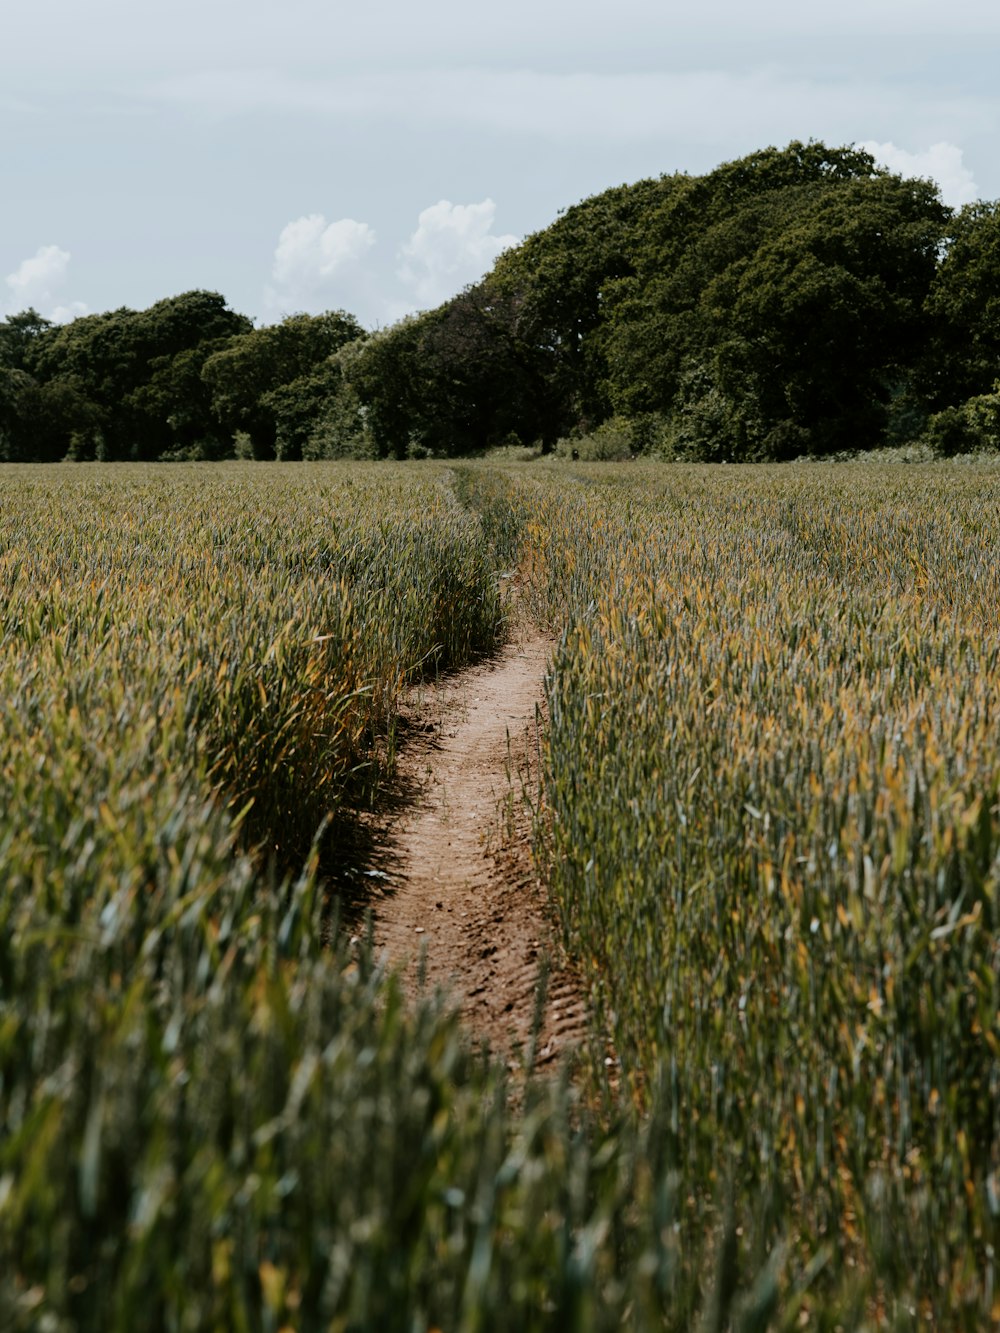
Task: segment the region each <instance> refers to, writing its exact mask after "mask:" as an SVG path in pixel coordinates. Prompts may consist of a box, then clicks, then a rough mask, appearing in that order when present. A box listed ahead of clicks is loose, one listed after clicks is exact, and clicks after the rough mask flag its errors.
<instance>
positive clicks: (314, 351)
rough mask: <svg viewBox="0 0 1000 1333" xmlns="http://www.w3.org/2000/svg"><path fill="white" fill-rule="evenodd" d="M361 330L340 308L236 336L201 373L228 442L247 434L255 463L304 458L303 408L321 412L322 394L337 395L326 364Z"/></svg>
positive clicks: (333, 377)
mask: <svg viewBox="0 0 1000 1333" xmlns="http://www.w3.org/2000/svg"><path fill="white" fill-rule="evenodd" d="M363 332H364V331H363V329H362V328H361V325H360V324H359V323H358V322H357V320H356V319H354V317H353V316H352V315H348V314H346V313H345V312H344V311H342V310H336V311H331V312H329V313H327V314H325V315H290V316H289V317H288V318H287V319H284V320H282V322H281V323H280V324H272V325H267V326H265V327H264V328H260V329H250V330H247V331H246V332H244V333H243V334H242V335H241V336H240V337H237V338H233V339H231V340H230V341H229V343H228V344H227V345H226V346H225V347H224V348H222V349H221V350H219V351H217V352H216V353H215V354H214V355H213V356H211V357H209V358H208V360H207V361H206V362H205V364H204V367H203V369H202V372H201V373H202V379H203V380H204V383H205V385H206V386H207V388H208V390H209V393H210V395H211V403H212V410H213V412H214V414H215V417H216V420H217V421H218V422H220V424H221V425H222V427H223V428H224V430H225V431H226V432H227V434H228V435H229V436H230V437H231V436H232V434H233V432H234V431H243V432H245V433H246V434H247V435H248V436H249V438H250V441H251V445H252V448H253V453H254V456H255V457H257V458H274V457H276V456H277V457H282V458H301V457H302V443H303V431H304V428H305V427H304V422H303V419H302V408H301V407H300V406H297V405H299V404H302V403H303V402H304V401H305V402H308V403H309V404H312V405H313V408H314V409H315V410H316V411H318V410H319V406H320V404H319V402H317V396H318V397H319V398H320V399H322V398H324V397H325V396H326V395H327V394H329V393H332V392H334V391H335V390H336V387H337V383H338V380H339V373H337V372H335V371H334V370H333V368H331V367H330V366H328V365H326V363H327V362H329V360H330V358H331V357H332V356H334V354H335V353H336V352H338V351H339V350H340V348H342V347H343V346H345V344H347V343H349V342H351V341H353V340H354V339H356V338H360V337H362V336H363ZM317 376H318V379H317ZM280 390H286V391H287V392H284V393H283V394H279V391H280ZM317 391H318V392H317ZM276 394H277V395H278V396H277V397H276V396H275V395H276ZM307 410H311V409H307Z"/></svg>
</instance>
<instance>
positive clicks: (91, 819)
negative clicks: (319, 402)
mask: <svg viewBox="0 0 1000 1333" xmlns="http://www.w3.org/2000/svg"><path fill="white" fill-rule="evenodd" d="M515 571H516V572H517V573H518V574H519V576H520V577H519V579H517V580H514V579H511V578H510V577H509V576H510V575H511V574H512V573H514V572H515ZM514 582H518V583H520V585H521V586H522V588H523V602H524V604H525V605H526V606H527V607H528V608H529V609H530V611H531V613H532V614H534V615H535V616H536V617H537V618H539V619H540V620H542V621H543V622H545V623H547V624H549V625H550V626H552V628H553V629H554V630H555V632H556V633H557V635H558V647H557V649H556V652H555V657H554V660H553V664H552V669H551V674H550V677H549V680H548V685H547V690H548V705H549V727H548V731H547V735H546V738H545V754H544V773H543V781H542V791H541V796H540V798H539V799H538V800H537V809H536V857H537V860H538V863H539V865H540V866H541V868H542V870H543V872H544V874H545V877H546V879H547V881H548V883H549V885H550V888H551V892H552V896H553V901H554V903H555V904H556V907H557V910H558V913H559V916H560V919H561V922H562V927H563V932H564V937H565V940H566V944H567V947H568V949H569V950H570V952H571V953H572V955H573V956H574V957H575V958H576V959H577V961H578V963H579V966H580V968H581V970H582V972H583V974H584V976H585V978H586V982H587V985H588V987H589V991H590V995H591V999H592V1004H593V1014H594V1025H595V1031H596V1032H597V1033H598V1034H599V1035H601V1036H602V1037H607V1038H608V1039H610V1040H611V1041H612V1042H613V1045H614V1049H615V1052H616V1054H617V1057H618V1059H619V1060H620V1063H621V1068H622V1071H623V1079H622V1086H621V1088H620V1089H619V1090H618V1091H617V1092H615V1093H614V1094H613V1093H612V1092H611V1091H610V1090H609V1089H608V1088H604V1089H603V1090H602V1088H601V1081H600V1079H601V1073H600V1067H598V1068H596V1069H595V1070H594V1075H593V1078H592V1079H591V1081H590V1083H588V1084H587V1085H586V1088H585V1090H584V1091H581V1090H580V1089H579V1088H568V1087H566V1086H564V1085H556V1086H550V1085H538V1086H534V1087H530V1088H529V1089H528V1092H527V1094H526V1095H525V1097H524V1099H523V1104H522V1105H521V1107H520V1109H519V1110H517V1111H516V1112H514V1111H512V1110H511V1109H510V1107H509V1106H508V1104H507V1099H506V1096H505V1091H504V1085H503V1077H502V1074H501V1073H500V1071H498V1070H497V1069H495V1068H492V1067H490V1066H489V1065H488V1063H487V1062H486V1061H485V1060H484V1059H482V1058H479V1057H474V1056H472V1055H471V1054H470V1053H469V1050H468V1046H467V1043H466V1041H465V1039H464V1037H463V1034H462V1033H461V1032H460V1031H459V1029H458V1027H457V1024H456V1022H455V1020H454V1019H453V1017H451V1016H450V1015H448V1014H447V1013H445V1012H444V1011H442V1009H441V1008H440V1006H438V1005H437V1004H436V1003H435V1002H433V1001H431V1000H428V1001H427V1002H426V1003H423V1004H419V1005H412V1004H411V1005H404V1004H403V1003H402V999H401V995H400V992H399V988H398V985H397V983H396V982H395V981H394V979H393V978H391V977H385V976H383V975H381V973H380V971H379V969H378V968H377V966H375V964H374V962H373V960H372V959H371V957H370V955H369V954H368V953H367V951H366V950H365V949H364V947H357V946H355V947H354V948H353V949H352V948H351V947H350V946H349V945H348V944H347V942H346V941H345V940H344V939H343V938H342V937H341V934H340V933H339V932H338V930H337V927H336V922H335V909H334V907H333V906H332V905H331V902H330V895H329V894H328V893H327V892H326V891H325V889H324V883H325V877H326V868H327V867H331V866H335V865H336V863H337V858H338V848H340V847H341V846H342V845H343V838H342V833H343V830H345V829H347V828H349V827H350V824H351V820H352V814H353V812H354V811H355V810H356V809H358V808H359V807H364V806H366V805H367V804H369V803H370V802H371V801H372V800H373V799H375V798H376V796H377V793H378V791H379V789H380V785H382V784H384V783H385V782H386V781H387V780H389V779H390V778H391V769H392V762H393V754H394V747H395V733H394V716H395V708H396V704H397V701H398V698H399V694H400V691H401V690H402V688H403V687H404V686H405V684H406V683H407V682H409V681H412V680H414V679H416V678H418V677H419V675H420V674H421V673H426V672H430V671H434V670H439V669H447V668H453V667H460V666H461V665H462V664H463V663H465V662H467V661H469V660H471V659H472V658H474V657H475V656H476V655H477V654H481V653H483V652H486V651H488V650H489V649H490V648H491V646H493V645H494V644H495V643H497V642H498V641H499V639H500V638H501V637H502V636H503V634H504V631H505V606H504V604H503V602H502V600H501V594H500V588H501V587H508V586H510V585H511V584H512V583H514ZM998 663H1000V469H996V468H994V467H990V466H977V467H961V466H930V467H903V466H896V467H892V466H883V467H874V466H865V465H844V466H837V467H833V466H831V467H804V468H795V467H787V468H780V469H778V468H774V469H765V468H761V469H735V468H730V469H725V468H722V469H711V468H681V467H673V468H656V467H645V466H625V467H621V468H614V467H601V466H576V467H570V466H561V465H551V466H550V465H535V466H533V467H532V466H523V467H517V466H510V467H505V468H499V467H490V466H488V465H485V464H484V465H478V464H477V465H462V466H461V467H459V468H457V469H455V470H454V471H452V470H449V469H447V468H445V467H443V466H438V465H432V464H426V465H402V466H399V467H394V466H390V465H370V466H363V465H309V466H295V465H290V466H286V467H282V466H280V465H276V466H273V467H272V466H268V465H259V464H258V465H253V464H248V465H233V466H228V465H227V466H220V467H216V468H212V467H198V466H191V467H184V466H179V467H175V468H168V467H161V468H158V469H157V468H152V469H142V468H118V469H115V468H113V467H108V468H101V467H97V466H95V467H92V468H81V469H76V468H68V467H67V468H51V469H42V468H39V469H34V468H21V469H15V468H8V469H0V678H2V681H3V690H2V694H0V710H2V714H3V717H2V722H3V725H2V729H0V1125H2V1136H0V1325H2V1326H3V1327H10V1328H12V1329H35V1328H45V1329H52V1330H62V1329H67V1330H69V1329H91V1328H98V1327H99V1328H102V1329H104V1328H108V1329H122V1330H125V1329H133V1328H137V1327H143V1328H150V1329H155V1328H162V1329H164V1330H167V1329H170V1330H173V1329H185V1330H186V1329H202V1328H206V1329H219V1330H222V1329H230V1328H233V1329H252V1330H258V1329H260V1330H265V1329H275V1330H278V1329H284V1328H295V1329H314V1328H315V1329H319V1328H323V1329H326V1328H339V1329H344V1330H347V1329H361V1328H379V1329H383V1328H384V1329H400V1330H404V1329H405V1330H430V1329H432V1328H440V1329H442V1330H448V1331H450V1330H479V1329H507V1328H509V1329H530V1328H539V1329H541V1328H559V1329H564V1328H565V1329H581V1330H583V1329H604V1328H618V1327H631V1328H636V1329H647V1328H668V1329H677V1330H681V1329H688V1328H704V1329H718V1330H723V1329H727V1328H730V1327H732V1328H739V1329H748V1330H749V1329H756V1328H759V1329H763V1328H766V1327H774V1328H785V1329H791V1328H797V1327H811V1328H817V1329H830V1330H833V1329H836V1328H843V1329H845V1330H849V1329H854V1328H860V1327H870V1328H876V1327H886V1328H894V1329H895V1328H899V1329H903V1328H918V1327H935V1328H955V1329H969V1330H972V1329H981V1328H984V1327H989V1326H990V1325H991V1324H998V1323H1000V1303H998V1299H1000V1293H998V1291H997V1289H996V1277H995V1249H996V1246H997V1242H998V1239H1000V1237H998V1231H1000V1136H998V1128H1000V1126H998V1120H1000V1043H998V1013H1000V980H998V977H1000V946H998V942H997V941H998V936H997V879H998V874H1000V860H998V846H1000V807H998V801H1000V793H998V786H1000V748H998V744H997V741H998V720H1000V707H998V706H1000V698H998V693H1000V682H998V674H997V668H998Z"/></svg>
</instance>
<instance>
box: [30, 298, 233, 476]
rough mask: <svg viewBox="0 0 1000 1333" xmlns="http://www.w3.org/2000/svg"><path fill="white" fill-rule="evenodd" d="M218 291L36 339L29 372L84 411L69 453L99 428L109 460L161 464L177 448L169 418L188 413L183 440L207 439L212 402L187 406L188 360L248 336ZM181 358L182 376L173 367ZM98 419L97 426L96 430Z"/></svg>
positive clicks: (73, 426)
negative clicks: (60, 388)
mask: <svg viewBox="0 0 1000 1333" xmlns="http://www.w3.org/2000/svg"><path fill="white" fill-rule="evenodd" d="M250 327H251V326H250V321H249V320H248V319H246V318H245V316H243V315H239V314H236V313H235V312H234V311H232V310H230V309H229V308H228V307H227V305H226V302H225V300H224V298H223V297H222V296H220V295H218V293H216V292H202V291H194V292H186V293H184V294H183V295H181V296H175V297H171V298H170V299H168V300H164V301H158V302H157V303H156V304H155V305H153V306H151V307H150V308H149V309H148V310H143V311H134V310H128V309H124V308H123V309H120V310H115V311H111V312H109V313H107V314H101V315H85V316H83V317H82V318H80V319H76V320H73V322H72V323H71V324H66V325H63V326H61V327H53V328H49V329H46V330H45V331H43V332H42V333H41V334H39V335H38V336H37V337H35V338H34V340H33V342H32V344H31V351H30V355H29V357H28V361H27V368H28V369H29V370H30V371H31V373H32V374H33V376H34V378H35V379H36V380H37V381H38V382H39V383H40V384H42V385H48V386H52V388H53V391H54V389H55V386H57V385H60V384H62V385H64V386H68V387H69V388H71V389H72V391H73V393H74V394H75V395H76V396H77V398H78V399H79V401H80V403H83V404H86V411H85V412H84V414H83V415H84V417H85V420H82V421H80V422H79V423H76V422H70V421H68V422H67V423H66V431H65V436H64V439H63V445H64V450H63V451H64V452H65V451H66V449H68V448H69V445H70V440H71V437H72V436H73V435H74V433H78V431H79V430H80V429H86V430H93V429H97V430H98V431H99V433H100V437H101V441H102V446H101V447H102V450H103V451H104V452H105V454H106V456H107V457H109V458H156V457H158V456H159V455H160V454H161V453H162V452H163V451H164V450H165V449H169V448H173V447H176V445H177V443H178V437H177V435H176V433H175V430H174V428H173V427H172V426H171V425H170V420H169V418H170V416H171V415H172V413H174V412H175V411H177V410H180V409H183V411H184V412H185V413H186V414H187V415H186V417H185V419H184V422H183V424H182V425H181V426H180V434H181V438H187V437H189V436H195V437H197V436H199V435H203V434H204V435H207V434H210V432H211V431H212V429H213V426H214V422H213V419H212V417H211V414H210V412H209V404H208V400H207V398H206V399H205V401H204V402H203V403H202V404H201V405H200V406H201V407H202V409H203V411H202V415H201V417H200V418H199V419H198V420H194V417H195V416H196V414H197V411H198V408H199V404H198V402H197V400H188V399H187V397H186V393H187V388H188V387H189V385H190V381H189V379H187V378H186V377H185V373H184V358H185V356H186V354H188V353H191V352H193V351H194V350H195V349H198V348H199V347H204V346H205V345H208V346H213V345H214V346H218V345H219V344H220V340H221V339H226V338H229V337H232V336H234V335H236V334H239V333H242V332H245V331H246V330H247V329H249V328H250ZM178 357H179V358H181V363H180V364H179V365H178V367H177V368H176V371H175V370H173V369H172V368H171V365H170V363H171V362H173V360H174V359H175V358H178ZM95 419H96V425H95Z"/></svg>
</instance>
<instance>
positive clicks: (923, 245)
mask: <svg viewBox="0 0 1000 1333" xmlns="http://www.w3.org/2000/svg"><path fill="white" fill-rule="evenodd" d="M946 217H947V210H946V209H945V208H944V207H943V206H942V205H941V203H940V201H939V200H938V199H937V196H936V193H935V191H934V189H933V187H932V186H930V185H928V184H927V183H925V182H919V181H903V180H901V179H900V178H898V177H894V176H890V175H888V174H887V173H885V172H882V171H877V170H876V169H875V167H874V164H873V162H872V161H871V159H870V158H868V157H867V155H866V154H864V153H859V152H854V151H853V150H828V149H825V148H824V147H823V146H822V145H820V144H810V145H805V146H804V145H801V144H792V145H791V146H790V147H789V148H787V149H785V150H784V151H783V152H780V153H779V152H777V151H776V150H773V149H772V150H768V151H767V152H765V153H759V154H753V155H751V157H749V158H746V159H743V160H741V161H739V162H736V163H729V164H726V165H725V166H723V167H720V168H718V170H717V171H715V172H712V173H710V174H709V175H708V176H706V177H703V178H699V179H697V180H692V181H690V182H687V183H686V184H685V185H684V186H683V187H679V188H678V189H677V190H676V191H675V192H674V194H672V195H671V196H670V197H669V198H668V200H667V201H666V202H665V204H664V205H663V206H662V208H661V209H660V211H659V213H658V214H657V215H656V216H654V218H653V219H652V221H651V225H650V228H649V231H648V235H647V240H646V244H645V247H644V249H643V251H642V253H641V257H640V262H639V267H638V271H637V275H636V277H635V279H633V280H631V281H630V282H627V283H623V284H622V285H621V287H620V289H619V293H618V297H617V300H616V301H615V302H614V303H613V321H614V328H613V333H612V339H611V351H610V359H611V363H612V367H613V396H614V398H615V401H616V403H617V404H618V405H619V408H620V409H621V410H623V411H625V412H626V413H631V412H635V411H638V410H656V411H662V412H665V413H666V414H667V415H668V416H671V417H672V418H673V422H674V431H675V452H676V453H677V454H678V455H679V456H682V457H700V458H703V459H706V460H723V459H732V460H748V459H750V460H752V459H782V458H792V457H795V456H797V455H799V454H803V453H828V452H831V451H833V450H836V449H839V448H845V447H849V446H851V445H853V446H854V447H858V446H859V445H861V446H862V447H864V446H866V445H871V444H873V443H875V442H877V441H878V440H879V439H880V438H881V436H882V433H883V431H884V429H885V422H886V404H887V402H888V399H889V396H890V389H891V386H892V385H893V384H894V382H895V381H896V380H897V379H898V378H899V376H900V375H901V374H905V373H906V370H907V368H908V367H909V366H910V365H911V364H912V362H913V360H914V357H915V355H916V353H917V352H919V351H920V350H922V347H923V339H924V336H925V335H924V317H923V302H924V299H925V296H926V294H927V292H928V290H929V288H930V284H931V281H932V279H933V276H934V271H935V264H936V247H937V244H938V241H939V239H940V236H941V235H942V232H943V229H944V226H945V220H946Z"/></svg>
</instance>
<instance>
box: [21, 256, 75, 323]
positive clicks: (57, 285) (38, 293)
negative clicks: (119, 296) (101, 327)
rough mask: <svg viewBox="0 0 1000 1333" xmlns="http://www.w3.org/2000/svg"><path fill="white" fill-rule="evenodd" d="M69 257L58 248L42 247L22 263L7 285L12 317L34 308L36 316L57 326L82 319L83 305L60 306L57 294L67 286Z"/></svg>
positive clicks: (71, 303) (65, 303)
mask: <svg viewBox="0 0 1000 1333" xmlns="http://www.w3.org/2000/svg"><path fill="white" fill-rule="evenodd" d="M69 261H70V253H69V251H68V250H62V249H60V247H59V246H58V245H41V246H39V247H38V249H37V250H36V251H35V253H34V254H33V255H32V256H31V257H30V258H29V259H22V261H21V262H20V264H18V266H17V268H16V269H15V270H14V272H13V273H8V274H7V278H6V282H7V287H8V288H9V290H10V296H9V297H8V299H7V301H6V303H5V304H6V307H7V309H8V310H9V312H10V313H11V314H16V313H17V312H18V311H21V310H27V309H28V307H29V306H33V307H34V309H36V310H37V311H38V312H39V314H41V315H44V316H45V318H46V319H51V320H52V321H53V322H54V323H56V324H66V323H68V322H69V321H70V320H71V319H76V317H77V316H78V315H85V314H86V313H87V307H86V305H85V304H84V303H83V302H82V301H70V302H60V301H59V300H58V294H59V292H60V291H61V289H62V288H63V287H64V286H65V285H66V276H67V273H68V270H69Z"/></svg>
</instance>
